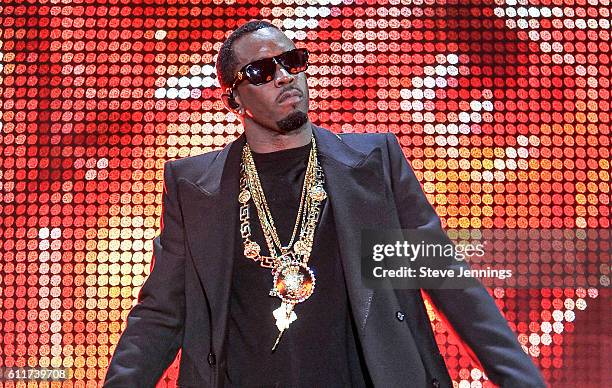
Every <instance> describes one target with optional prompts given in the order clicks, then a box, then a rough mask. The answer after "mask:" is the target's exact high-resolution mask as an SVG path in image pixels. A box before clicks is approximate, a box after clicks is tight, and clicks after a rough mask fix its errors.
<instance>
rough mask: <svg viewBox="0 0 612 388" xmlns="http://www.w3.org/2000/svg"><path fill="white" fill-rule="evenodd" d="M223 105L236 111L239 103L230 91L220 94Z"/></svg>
mask: <svg viewBox="0 0 612 388" xmlns="http://www.w3.org/2000/svg"><path fill="white" fill-rule="evenodd" d="M221 100H222V101H223V105H225V107H226V108H227V109H229V110H230V111H232V112H234V113H236V111H238V110H239V109H240V104H239V103H238V102H237V101H236V98H235V97H234V94H233V93H232V92H231V91H230V92H227V93H223V94H222V95H221Z"/></svg>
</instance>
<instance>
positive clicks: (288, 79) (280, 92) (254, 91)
mask: <svg viewBox="0 0 612 388" xmlns="http://www.w3.org/2000/svg"><path fill="white" fill-rule="evenodd" d="M294 48H295V44H293V42H292V41H291V40H289V38H287V37H286V36H285V34H283V33H282V32H281V31H279V30H277V29H274V28H264V29H261V30H257V31H254V32H252V33H249V34H248V35H245V36H243V37H242V38H240V39H238V40H237V41H236V42H235V43H234V46H233V50H234V54H235V55H236V58H237V59H238V65H237V66H236V68H235V69H234V74H235V73H236V72H238V70H240V69H241V68H242V67H243V66H244V65H246V64H248V63H251V62H253V61H256V60H258V59H263V58H271V57H274V56H276V55H279V54H282V53H284V52H286V51H289V50H292V49H294ZM234 96H235V99H236V101H237V102H238V103H239V104H240V107H241V108H242V110H243V112H244V121H245V127H246V130H248V129H249V127H253V124H254V125H255V126H258V127H263V128H265V129H269V130H272V131H275V132H280V133H287V132H291V131H292V130H295V129H298V128H299V127H301V126H302V125H303V124H305V122H306V121H307V120H308V116H307V114H308V98H309V95H308V85H307V84H306V74H305V73H304V72H302V73H298V74H290V73H289V72H287V70H285V69H284V68H283V67H282V66H280V65H276V74H275V76H274V79H273V80H272V81H270V82H268V83H265V84H263V85H258V86H256V85H253V84H251V83H249V82H248V81H243V82H241V83H240V84H239V85H238V86H237V87H236V88H235V90H234Z"/></svg>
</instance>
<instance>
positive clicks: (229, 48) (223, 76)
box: [216, 20, 280, 91]
mask: <svg viewBox="0 0 612 388" xmlns="http://www.w3.org/2000/svg"><path fill="white" fill-rule="evenodd" d="M264 28H274V29H276V30H278V31H280V29H279V28H278V27H276V26H275V25H274V24H272V23H270V22H267V21H265V20H251V21H249V22H246V23H245V24H243V25H241V26H240V27H238V28H237V29H236V30H235V31H234V32H232V33H231V34H230V36H229V37H228V38H227V39H226V40H225V42H223V44H222V45H221V48H220V49H219V54H218V55H217V63H216V68H217V79H218V80H219V85H220V86H221V89H222V90H223V91H225V89H226V88H228V87H230V86H232V81H233V80H234V69H235V67H236V66H237V65H238V59H237V58H236V55H235V54H234V43H235V42H236V41H237V40H238V39H240V38H241V37H243V36H245V35H246V34H250V33H251V32H253V31H257V30H261V29H264Z"/></svg>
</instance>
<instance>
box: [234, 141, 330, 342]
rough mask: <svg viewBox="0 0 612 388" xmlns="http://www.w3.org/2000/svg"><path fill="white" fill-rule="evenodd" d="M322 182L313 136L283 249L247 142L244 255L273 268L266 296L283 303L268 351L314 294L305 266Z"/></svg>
mask: <svg viewBox="0 0 612 388" xmlns="http://www.w3.org/2000/svg"><path fill="white" fill-rule="evenodd" d="M323 184H324V175H323V169H322V168H321V166H320V165H319V163H318V159H317V144H316V141H315V138H314V137H312V148H311V149H310V155H309V157H308V165H307V167H306V173H305V175H304V184H303V186H302V194H301V197H300V205H299V208H298V212H297V215H296V217H295V223H294V226H293V232H292V234H291V239H290V240H289V243H288V244H287V245H286V246H283V244H282V243H281V241H280V237H279V235H278V232H277V230H276V226H275V224H274V219H273V218H272V212H271V211H270V207H269V206H268V201H267V200H266V196H265V193H264V191H263V188H262V187H261V181H260V179H259V175H258V174H257V168H256V167H255V161H254V160H253V155H252V153H251V148H250V147H249V145H248V144H245V145H244V148H243V149H242V164H241V174H240V193H239V194H238V202H240V235H241V236H242V240H243V243H244V255H245V256H246V257H247V258H249V259H252V260H254V261H256V262H257V261H259V264H260V265H261V266H262V267H265V268H271V269H272V274H273V275H274V280H273V286H272V290H270V296H276V297H278V298H280V299H281V300H282V303H281V305H280V307H279V308H278V309H276V310H274V311H273V315H274V317H275V318H276V326H277V327H278V330H279V334H278V337H277V338H276V342H275V343H274V346H273V347H272V351H274V350H275V349H276V346H277V345H278V342H279V340H280V338H281V336H282V334H283V333H284V331H285V330H286V329H287V328H288V327H289V325H290V324H291V322H293V321H294V320H296V319H297V315H296V314H295V312H294V311H293V309H294V307H295V305H296V304H297V303H300V302H303V301H305V300H306V299H308V298H309V297H310V295H312V293H313V292H314V288H315V275H314V272H313V271H312V270H311V269H310V268H309V267H308V265H307V263H308V260H309V259H310V253H311V252H312V245H313V243H314V233H315V229H316V227H317V222H318V220H319V215H320V213H321V203H322V202H323V201H324V200H325V198H327V193H326V192H325V189H324V188H323ZM251 200H253V203H254V204H255V208H256V209H257V215H258V217H259V223H260V225H261V230H262V232H263V236H264V240H265V241H266V245H267V246H268V252H269V254H270V255H269V256H264V255H262V254H261V246H260V245H259V244H258V243H257V242H255V241H253V240H252V239H251V225H250V213H249V202H250V201H251ZM298 229H299V230H300V234H299V239H298V240H297V241H295V243H294V240H295V238H296V233H297V230H298Z"/></svg>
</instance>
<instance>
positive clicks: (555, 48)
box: [0, 0, 612, 387]
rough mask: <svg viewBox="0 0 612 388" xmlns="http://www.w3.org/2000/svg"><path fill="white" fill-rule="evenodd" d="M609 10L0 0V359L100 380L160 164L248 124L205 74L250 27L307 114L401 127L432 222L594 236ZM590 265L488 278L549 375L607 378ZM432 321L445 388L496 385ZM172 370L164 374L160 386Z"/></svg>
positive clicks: (604, 192)
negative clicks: (258, 23) (271, 32)
mask: <svg viewBox="0 0 612 388" xmlns="http://www.w3.org/2000/svg"><path fill="white" fill-rule="evenodd" d="M610 9H611V7H610V4H609V2H608V0H601V1H597V0H529V1H528V0H495V1H491V0H451V1H444V0H378V1H374V0H367V1H365V0H345V1H340V0H326V1H306V0H295V1H294V0H286V1H285V2H282V1H281V0H272V1H270V0H265V1H254V0H249V1H245V0H238V1H232V0H230V1H226V2H224V1H221V0H214V1H206V0H202V1H198V0H142V1H138V0H74V1H70V0H49V1H45V0H40V1H13V0H4V1H3V2H2V3H0V20H1V22H2V23H1V29H0V92H1V96H2V98H1V99H0V187H1V190H0V198H1V200H0V209H1V211H0V214H1V215H2V217H1V219H0V234H1V239H0V326H1V341H0V366H3V367H13V366H28V365H29V366H39V367H56V368H58V367H63V368H69V369H70V373H71V378H70V379H69V380H66V381H64V382H63V383H53V386H65V387H72V386H79V387H82V386H88V387H89V386H96V385H99V384H100V382H101V380H102V379H103V377H104V375H105V372H106V367H107V365H108V362H109V360H110V357H111V355H112V352H113V349H114V346H115V345H116V343H117V341H118V339H119V336H120V333H121V330H122V325H123V322H124V321H125V318H126V315H127V313H128V312H129V310H130V308H131V306H132V305H133V303H134V302H135V300H136V297H137V295H138V291H139V289H140V287H141V285H142V284H143V282H144V280H145V278H146V276H147V274H148V273H149V263H150V260H151V256H152V255H151V253H152V239H153V238H154V236H155V235H156V234H157V233H158V232H159V216H160V214H161V194H162V189H163V182H162V178H163V165H164V162H165V161H167V160H170V159H173V158H180V157H186V156H190V155H197V154H200V153H203V152H206V151H210V150H213V149H217V148H219V147H222V146H223V145H225V144H226V143H228V142H229V141H231V140H233V139H234V138H235V137H236V136H238V135H239V133H240V131H241V128H240V125H239V122H238V120H237V118H236V117H235V116H234V115H232V114H229V113H227V112H226V111H225V110H224V109H223V106H222V104H221V102H220V100H219V95H220V90H219V88H218V87H217V86H216V78H215V74H214V71H213V65H214V60H215V54H216V52H217V50H218V48H219V46H220V44H221V42H222V41H223V39H224V38H225V37H226V36H227V34H228V33H229V32H230V31H231V30H233V29H234V28H236V26H237V25H239V24H241V23H243V22H244V21H246V20H248V19H251V18H267V19H269V20H271V21H273V22H274V23H275V24H277V25H278V26H280V27H282V28H283V29H284V30H285V31H286V32H287V34H288V35H289V37H290V38H292V39H294V40H295V41H296V42H297V44H298V45H299V46H303V47H307V48H308V49H309V50H310V52H311V53H312V55H311V59H312V64H311V66H310V68H309V69H308V76H309V79H308V83H309V85H310V88H311V118H312V120H313V121H314V122H315V123H318V124H320V125H322V126H325V127H328V128H330V129H332V130H333V131H336V132H393V133H395V134H396V135H397V136H398V138H399V139H400V141H401V144H402V145H403V147H404V151H405V154H406V156H407V158H408V159H409V160H410V162H411V164H412V166H413V168H414V169H415V171H416V173H417V176H418V178H419V179H420V180H421V182H422V183H423V187H424V190H425V192H426V193H427V195H428V197H429V199H430V201H431V202H432V203H433V204H434V206H435V207H436V209H437V211H438V213H439V214H440V216H441V218H442V219H443V222H444V224H445V225H446V226H447V227H452V228H513V229H528V228H540V229H558V228H567V229H603V230H606V229H609V227H610V225H609V220H610V69H611V68H612V65H611V64H610V60H611V59H612V53H611V51H610V20H611V16H610ZM600 270H601V272H602V277H601V287H590V288H580V287H550V288H544V289H543V288H537V289H535V288H532V289H512V288H495V289H491V292H492V293H493V295H494V297H495V298H496V301H497V304H498V306H499V307H500V309H501V310H502V312H503V313H504V314H505V317H506V318H507V319H508V321H509V324H510V326H511V327H512V329H513V330H515V332H516V334H517V336H518V339H519V341H520V342H521V344H522V345H523V347H524V349H525V351H526V352H528V353H529V354H530V355H531V356H532V357H533V359H534V362H535V363H536V364H537V365H538V366H539V367H540V369H541V370H542V372H543V374H544V376H545V378H546V380H547V381H548V382H550V383H551V384H552V385H553V386H590V385H594V386H595V385H599V386H605V385H607V384H606V382H608V383H609V378H610V374H609V370H608V365H606V363H607V362H609V359H610V356H611V354H610V349H611V345H612V344H610V333H611V330H610V329H611V327H610V316H609V306H610V299H609V288H606V281H607V284H608V285H609V265H608V266H602V268H601V269H600ZM606 279H607V280H606ZM430 311H431V318H432V325H433V327H434V330H435V333H436V337H437V341H438V343H439V345H440V347H441V350H442V352H443V355H444V357H445V359H446V362H447V365H448V367H449V369H450V372H451V376H452V378H453V379H454V381H455V382H456V384H457V386H459V387H480V386H491V385H492V384H490V383H489V382H488V381H487V380H486V377H485V376H483V374H482V372H481V370H479V369H478V366H477V364H476V363H474V362H473V361H471V359H470V357H469V356H468V353H467V352H466V351H465V349H464V348H462V346H461V344H460V343H459V342H458V341H457V339H456V337H454V336H453V335H452V333H451V332H449V330H448V329H447V327H446V326H445V325H444V324H443V322H442V321H441V320H440V319H439V317H438V316H437V315H436V314H435V312H434V310H433V309H431V310H430ZM177 374H178V369H177V367H176V364H174V365H173V366H172V367H171V368H170V369H169V370H168V371H167V373H166V374H165V375H164V377H163V379H162V381H160V383H159V385H160V386H173V385H175V384H176V378H177ZM3 384H4V386H5V387H13V386H18V385H19V384H21V386H25V383H19V384H18V383H15V382H10V381H9V382H4V383H3ZM30 386H37V385H36V384H35V385H30ZM40 386H41V387H42V386H51V384H48V383H40Z"/></svg>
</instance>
